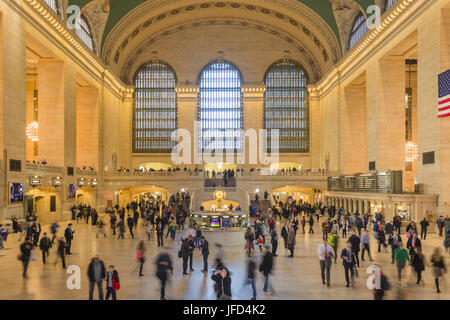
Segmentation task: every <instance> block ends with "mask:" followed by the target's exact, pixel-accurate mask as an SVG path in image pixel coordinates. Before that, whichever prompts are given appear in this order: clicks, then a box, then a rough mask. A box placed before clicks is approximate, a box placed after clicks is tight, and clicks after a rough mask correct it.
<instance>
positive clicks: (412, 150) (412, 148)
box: [405, 141, 419, 162]
mask: <svg viewBox="0 0 450 320" xmlns="http://www.w3.org/2000/svg"><path fill="white" fill-rule="evenodd" d="M405 156H406V161H407V162H412V161H414V160H417V159H418V158H419V151H418V148H417V145H416V144H415V143H414V142H412V141H409V142H407V143H406V145H405Z"/></svg>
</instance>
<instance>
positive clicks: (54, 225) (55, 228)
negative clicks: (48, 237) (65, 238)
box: [50, 222, 59, 244]
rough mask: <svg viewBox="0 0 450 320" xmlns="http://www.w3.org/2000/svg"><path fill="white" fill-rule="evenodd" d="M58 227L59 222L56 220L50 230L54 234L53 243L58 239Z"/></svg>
mask: <svg viewBox="0 0 450 320" xmlns="http://www.w3.org/2000/svg"><path fill="white" fill-rule="evenodd" d="M58 228H59V224H58V223H56V222H54V223H53V224H52V226H51V227H50V232H51V234H52V244H53V243H54V242H55V239H56V232H57V231H58Z"/></svg>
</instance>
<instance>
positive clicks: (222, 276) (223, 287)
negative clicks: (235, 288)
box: [211, 264, 232, 300]
mask: <svg viewBox="0 0 450 320" xmlns="http://www.w3.org/2000/svg"><path fill="white" fill-rule="evenodd" d="M211 280H213V281H215V282H216V284H215V285H214V288H215V291H216V296H217V300H232V294H231V277H230V272H229V271H228V269H227V268H225V266H224V265H223V264H220V265H218V266H217V268H216V271H214V274H213V275H212V276H211Z"/></svg>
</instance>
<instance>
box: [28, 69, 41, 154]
mask: <svg viewBox="0 0 450 320" xmlns="http://www.w3.org/2000/svg"><path fill="white" fill-rule="evenodd" d="M36 65H37V61H36V62H35V63H34V72H33V87H34V89H33V121H32V122H31V123H29V124H28V125H27V127H26V134H27V138H28V139H29V140H31V141H33V142H38V141H39V123H38V90H37V86H36V76H37V70H36ZM36 149H37V148H36V146H35V150H36ZM36 153H37V152H35V155H37V154H36Z"/></svg>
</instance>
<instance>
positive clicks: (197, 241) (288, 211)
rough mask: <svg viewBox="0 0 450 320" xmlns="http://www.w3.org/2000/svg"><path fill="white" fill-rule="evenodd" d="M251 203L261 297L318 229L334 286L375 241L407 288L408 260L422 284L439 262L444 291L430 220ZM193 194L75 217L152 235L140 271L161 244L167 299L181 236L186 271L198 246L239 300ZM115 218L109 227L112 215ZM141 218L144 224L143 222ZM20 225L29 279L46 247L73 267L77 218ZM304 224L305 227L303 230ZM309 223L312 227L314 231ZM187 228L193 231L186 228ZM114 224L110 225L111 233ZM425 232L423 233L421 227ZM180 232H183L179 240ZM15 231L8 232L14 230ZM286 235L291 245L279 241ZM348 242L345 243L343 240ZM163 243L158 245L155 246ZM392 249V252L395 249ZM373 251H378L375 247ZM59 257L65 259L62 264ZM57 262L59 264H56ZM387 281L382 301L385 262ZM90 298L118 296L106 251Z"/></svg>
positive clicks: (250, 279)
mask: <svg viewBox="0 0 450 320" xmlns="http://www.w3.org/2000/svg"><path fill="white" fill-rule="evenodd" d="M268 196H269V195H268V193H267V192H265V193H264V199H265V200H267V199H268ZM256 200H257V201H256V202H254V204H253V205H251V206H250V207H249V215H250V221H249V226H248V228H247V230H246V232H245V235H244V239H243V248H244V250H245V252H246V256H247V275H246V278H245V279H246V281H245V283H244V284H243V287H246V286H247V285H250V286H251V288H252V294H251V297H249V298H251V299H252V300H254V299H256V298H257V288H256V283H257V282H256V279H257V276H258V274H257V270H258V271H259V273H260V275H261V277H262V278H263V280H264V281H263V283H264V284H263V291H264V292H268V293H270V294H271V295H274V296H276V294H277V293H276V290H275V289H274V286H273V283H272V281H270V279H271V278H272V274H273V270H274V266H275V263H276V257H278V256H279V253H278V251H279V247H281V246H284V248H285V249H287V250H286V251H285V252H288V255H287V257H289V258H293V257H294V254H295V247H296V244H297V241H299V239H302V238H299V237H298V234H302V235H306V233H308V234H314V233H315V232H318V231H319V232H321V233H322V241H321V243H320V244H319V245H318V248H317V257H318V262H319V263H318V264H319V267H320V277H321V280H322V284H323V285H324V286H326V287H327V288H330V287H331V276H330V274H331V269H332V265H333V262H334V264H337V262H338V260H339V261H342V265H343V266H344V275H343V276H344V277H345V283H346V286H347V287H349V288H350V287H354V285H355V277H357V276H358V268H360V266H361V261H366V259H368V260H370V261H373V260H375V257H373V256H372V254H371V249H370V248H371V243H372V241H373V240H374V241H376V243H377V244H378V249H377V250H376V251H377V252H381V253H382V254H384V253H387V252H389V254H390V258H391V262H392V264H394V265H395V267H396V270H397V274H396V278H397V281H398V283H399V285H400V284H401V283H402V274H403V272H404V269H405V267H406V265H408V264H409V265H410V266H411V268H412V269H413V270H414V272H415V273H416V275H417V281H416V283H417V284H418V285H420V284H423V279H422V273H423V271H424V270H425V268H426V266H427V265H428V263H427V262H428V261H429V263H430V264H431V266H432V270H433V277H434V280H435V283H434V286H435V288H436V292H438V293H440V292H441V287H440V278H441V277H442V276H443V274H444V273H445V272H446V265H445V262H444V261H445V260H444V257H443V254H442V253H441V251H440V248H435V249H434V250H433V252H432V253H431V256H430V258H429V260H427V259H426V257H425V255H424V252H423V245H422V242H423V241H426V237H427V232H428V228H429V226H430V223H429V221H427V219H426V218H424V219H422V220H421V221H420V222H419V223H418V224H416V223H415V222H410V223H408V225H407V226H406V228H402V223H403V222H402V220H401V218H400V217H399V216H397V215H396V216H394V217H393V219H392V221H386V220H385V218H384V215H383V214H381V213H377V214H375V215H373V216H372V215H371V214H368V213H366V214H360V213H358V212H354V213H349V212H344V210H343V208H335V207H333V206H330V207H327V206H325V205H323V204H321V203H317V204H310V203H307V202H303V201H295V200H293V199H290V201H286V202H282V201H279V202H272V203H274V204H273V205H272V206H271V207H270V208H268V209H267V210H263V209H262V208H261V207H260V206H259V204H260V202H259V201H258V200H259V199H256ZM189 201H190V195H189V194H188V193H184V192H181V193H177V194H174V195H172V196H171V197H170V198H169V199H168V201H167V203H166V202H165V201H162V200H161V198H148V199H143V200H141V201H133V202H131V203H128V204H126V205H125V206H122V207H120V206H118V205H116V206H115V207H114V208H107V209H106V210H105V213H106V216H103V217H99V215H98V213H97V211H96V209H95V208H92V207H91V206H90V205H89V204H83V205H79V206H77V207H75V206H74V207H73V208H72V218H73V220H74V222H75V221H76V223H77V224H80V223H86V224H89V219H90V223H91V224H92V225H94V226H96V227H97V232H96V237H99V236H103V237H113V238H116V239H118V240H121V239H124V238H125V229H126V228H128V232H129V237H130V238H131V239H134V238H135V233H134V231H135V229H136V228H137V227H139V226H141V227H143V228H144V230H145V240H144V239H140V240H139V242H138V244H137V249H136V255H135V259H136V263H137V265H136V271H137V269H139V271H138V275H139V277H143V276H144V273H143V270H144V264H145V262H146V260H147V259H146V246H147V244H146V241H155V242H156V243H157V245H158V247H160V251H159V253H158V255H157V256H156V257H155V264H156V270H157V272H156V277H157V278H158V280H159V281H160V298H161V299H162V300H164V299H166V284H167V282H168V280H169V278H170V276H171V275H173V270H174V261H173V260H172V257H171V255H170V253H169V251H168V250H167V246H166V247H164V240H165V239H167V238H168V237H169V236H170V238H171V239H172V242H171V244H172V245H173V244H174V243H176V242H177V241H178V240H180V241H181V242H180V243H181V244H180V249H179V251H178V258H179V259H180V264H181V265H182V275H183V276H185V275H188V274H189V273H188V272H193V271H194V269H193V259H194V252H195V250H198V252H199V253H200V255H201V257H202V262H203V268H202V270H201V272H203V273H208V272H209V269H208V267H209V265H210V264H211V265H212V266H213V268H214V271H213V272H212V275H211V280H212V281H213V282H214V283H215V285H214V290H215V293H216V296H217V299H222V300H228V299H232V297H233V292H232V290H231V278H232V272H231V270H229V268H228V267H227V264H226V262H225V259H224V256H225V251H224V248H223V246H222V245H221V244H220V243H215V244H214V246H215V250H214V251H215V257H214V259H213V260H212V261H209V256H210V244H209V241H208V239H207V238H206V237H205V234H203V232H202V228H201V227H200V226H199V225H196V224H195V223H194V222H193V221H190V220H189V219H187V217H188V208H189ZM108 218H109V228H107V227H106V226H107V225H108V223H106V222H105V221H104V220H106V219H108ZM139 219H141V223H140V224H139ZM13 220H16V223H15V224H14V223H13V229H14V231H16V232H19V233H20V237H19V241H21V240H22V238H25V241H24V242H23V243H22V244H21V245H20V254H19V256H18V260H20V261H21V263H22V265H23V277H24V278H27V270H28V266H29V262H30V261H32V260H36V257H35V253H34V252H35V251H34V249H35V248H36V249H38V250H40V251H41V255H42V263H43V264H47V263H48V257H49V253H50V251H51V249H52V248H53V247H56V256H57V258H58V260H60V261H61V266H62V268H63V269H65V268H66V261H65V257H66V255H70V254H72V253H71V247H72V242H73V241H74V235H75V233H76V231H75V229H74V225H73V223H69V224H68V225H67V226H66V227H65V228H64V232H63V234H62V236H59V237H58V236H57V234H58V230H59V228H60V226H59V225H58V223H56V222H55V223H53V224H52V225H51V226H50V233H51V235H48V234H47V233H46V232H42V226H41V224H40V222H39V221H38V219H37V217H36V215H35V213H30V214H29V215H28V216H27V217H26V221H25V224H24V226H23V228H22V226H21V225H20V224H19V223H18V222H17V219H15V218H13ZM437 226H438V229H439V236H441V237H442V238H443V245H444V246H445V248H447V243H448V241H447V238H448V236H449V235H450V232H449V230H450V219H449V218H448V217H447V218H445V219H444V218H443V217H439V219H438V222H437ZM300 227H301V228H300ZM307 227H308V230H307ZM185 228H186V230H185ZM107 229H108V230H107ZM419 229H420V230H419ZM177 234H178V236H179V237H177V238H176V235H177ZM372 235H373V240H372ZM6 236H7V235H6ZM6 236H5V229H4V228H2V226H1V225H0V248H2V247H3V242H2V240H4V239H5V238H6ZM280 237H281V238H282V239H283V243H279V241H281V240H280ZM342 242H343V244H342ZM155 245H156V244H155ZM388 248H389V249H390V250H389V251H388ZM372 253H373V252H372ZM58 260H57V261H58ZM56 263H57V262H56ZM378 267H379V270H380V271H379V276H380V277H381V279H382V281H380V283H381V285H380V286H378V287H376V288H375V289H374V297H375V299H383V296H384V292H385V291H386V290H389V288H390V287H391V284H390V282H389V280H388V277H387V276H386V275H385V274H384V272H383V271H382V270H381V266H379V265H378ZM88 278H89V282H90V285H89V298H90V299H93V292H94V288H95V286H97V287H98V291H99V299H104V298H106V299H109V298H110V297H111V298H112V299H117V291H118V290H119V289H120V281H119V273H118V270H116V269H115V267H114V265H113V264H110V265H109V267H108V269H107V270H106V269H105V264H104V263H103V261H102V260H100V258H99V256H95V257H93V258H92V261H91V263H90V264H89V266H88ZM104 285H106V296H105V297H104V295H103V286H104Z"/></svg>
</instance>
